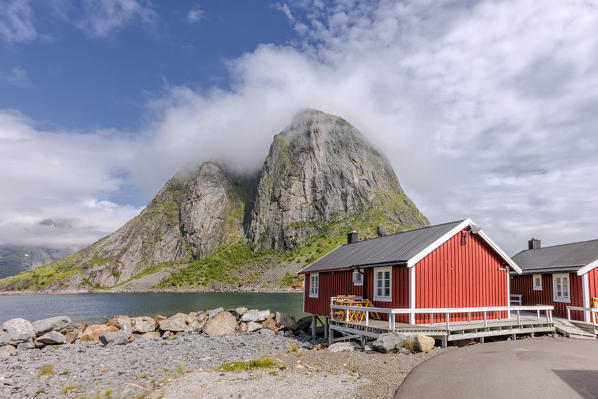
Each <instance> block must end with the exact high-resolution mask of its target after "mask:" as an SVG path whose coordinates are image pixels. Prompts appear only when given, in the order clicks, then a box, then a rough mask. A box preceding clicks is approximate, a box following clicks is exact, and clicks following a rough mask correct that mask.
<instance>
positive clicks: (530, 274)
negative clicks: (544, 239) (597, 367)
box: [511, 238, 598, 322]
mask: <svg viewBox="0 0 598 399" xmlns="http://www.w3.org/2000/svg"><path fill="white" fill-rule="evenodd" d="M513 260H514V261H515V262H517V264H518V265H519V266H520V267H521V269H522V274H521V275H517V276H513V279H512V280H511V291H512V293H513V294H518V295H521V296H522V297H521V300H522V304H523V305H552V306H554V315H556V316H561V317H567V306H578V307H585V308H589V307H592V306H596V305H595V303H598V240H591V241H583V242H574V243H571V244H563V245H555V246H551V247H544V248H542V246H541V242H540V240H537V239H534V238H532V239H531V240H530V241H529V243H528V249H527V250H525V251H522V252H519V253H518V254H517V255H515V256H513ZM589 317H590V315H589V312H581V311H572V312H571V318H572V319H575V320H581V321H587V322H590V321H591V320H589Z"/></svg>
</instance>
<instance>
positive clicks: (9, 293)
mask: <svg viewBox="0 0 598 399" xmlns="http://www.w3.org/2000/svg"><path fill="white" fill-rule="evenodd" d="M207 292H220V293H268V294H275V293H285V294H301V293H303V290H302V289H293V288H248V289H237V290H214V289H206V288H189V289H176V290H163V289H160V290H119V289H114V290H112V289H108V290H51V291H45V290H40V291H0V296H19V295H73V294H160V293H167V294H179V293H180V294H192V293H207Z"/></svg>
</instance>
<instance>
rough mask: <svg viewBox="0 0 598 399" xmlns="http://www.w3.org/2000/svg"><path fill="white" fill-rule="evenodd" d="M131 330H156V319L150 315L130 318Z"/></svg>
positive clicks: (137, 331)
mask: <svg viewBox="0 0 598 399" xmlns="http://www.w3.org/2000/svg"><path fill="white" fill-rule="evenodd" d="M131 324H132V326H133V332H136V333H146V332H152V331H155V330H156V321H155V320H154V319H152V318H151V317H147V316H141V317H134V318H133V319H132V323H131Z"/></svg>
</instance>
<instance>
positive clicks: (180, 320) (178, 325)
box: [159, 314, 187, 332]
mask: <svg viewBox="0 0 598 399" xmlns="http://www.w3.org/2000/svg"><path fill="white" fill-rule="evenodd" d="M186 318H187V315H183V316H181V315H178V314H176V315H174V316H172V317H169V318H168V319H166V320H162V321H161V322H160V323H159V324H160V330H162V331H174V332H179V331H185V328H186V327H187V323H185V319H186Z"/></svg>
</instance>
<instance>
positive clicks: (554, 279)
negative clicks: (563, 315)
mask: <svg viewBox="0 0 598 399" xmlns="http://www.w3.org/2000/svg"><path fill="white" fill-rule="evenodd" d="M558 279H561V285H562V284H563V282H564V280H563V279H567V280H566V281H567V296H565V295H563V293H564V290H563V288H564V285H562V286H561V295H557V294H558V289H557V280H558ZM552 295H553V300H554V301H555V302H565V303H571V284H570V282H569V274H568V273H564V274H553V275H552Z"/></svg>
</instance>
